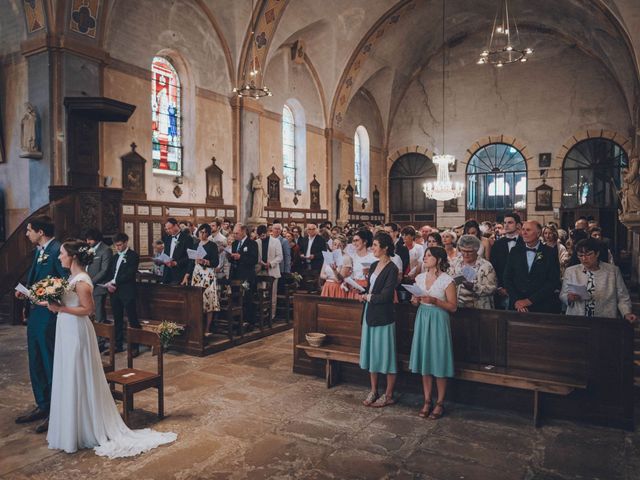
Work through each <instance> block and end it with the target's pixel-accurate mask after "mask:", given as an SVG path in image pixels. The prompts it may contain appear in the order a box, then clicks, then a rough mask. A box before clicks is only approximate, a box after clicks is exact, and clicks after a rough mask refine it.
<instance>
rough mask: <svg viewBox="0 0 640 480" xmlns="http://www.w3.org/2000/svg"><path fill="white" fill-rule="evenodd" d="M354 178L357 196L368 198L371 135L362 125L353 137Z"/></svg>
mask: <svg viewBox="0 0 640 480" xmlns="http://www.w3.org/2000/svg"><path fill="white" fill-rule="evenodd" d="M353 176H354V180H355V195H356V196H357V197H360V198H367V196H368V195H369V134H368V133H367V129H366V128H364V127H363V126H362V125H360V126H359V127H358V128H356V133H355V135H354V136H353Z"/></svg>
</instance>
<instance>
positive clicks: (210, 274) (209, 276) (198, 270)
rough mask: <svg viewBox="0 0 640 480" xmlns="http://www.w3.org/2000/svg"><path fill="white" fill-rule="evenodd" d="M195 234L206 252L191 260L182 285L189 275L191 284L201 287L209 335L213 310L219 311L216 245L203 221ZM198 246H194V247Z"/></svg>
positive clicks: (187, 281)
mask: <svg viewBox="0 0 640 480" xmlns="http://www.w3.org/2000/svg"><path fill="white" fill-rule="evenodd" d="M196 235H197V236H198V238H199V239H200V243H199V245H201V246H202V248H204V250H205V251H206V252H207V254H206V255H205V256H204V258H198V259H197V260H191V262H190V264H189V267H190V268H189V271H188V272H187V273H186V274H185V275H184V279H183V281H182V285H188V284H189V277H191V285H192V286H194V287H202V288H204V291H203V292H202V304H203V311H204V312H205V313H206V314H207V327H206V328H205V336H207V337H209V336H211V335H212V334H211V333H210V328H211V323H212V322H213V315H214V312H219V311H220V297H219V296H218V282H217V281H216V271H215V268H216V267H217V266H218V261H219V260H218V246H217V245H216V244H215V243H214V242H212V241H211V240H209V237H210V236H211V226H210V225H209V224H207V223H203V224H202V225H200V226H199V227H198V230H197V231H196ZM197 248H198V246H196V249H197Z"/></svg>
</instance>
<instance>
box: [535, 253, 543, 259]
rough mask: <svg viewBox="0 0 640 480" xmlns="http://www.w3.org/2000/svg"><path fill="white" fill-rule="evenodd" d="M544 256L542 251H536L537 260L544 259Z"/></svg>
mask: <svg viewBox="0 0 640 480" xmlns="http://www.w3.org/2000/svg"><path fill="white" fill-rule="evenodd" d="M542 258H543V257H542V252H538V253H536V261H537V260H542Z"/></svg>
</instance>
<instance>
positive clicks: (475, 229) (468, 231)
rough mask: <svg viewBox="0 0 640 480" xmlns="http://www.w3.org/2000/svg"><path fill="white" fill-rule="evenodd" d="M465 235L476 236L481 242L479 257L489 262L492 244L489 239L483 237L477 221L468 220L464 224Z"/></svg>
mask: <svg viewBox="0 0 640 480" xmlns="http://www.w3.org/2000/svg"><path fill="white" fill-rule="evenodd" d="M463 233H464V235H475V236H476V237H478V240H480V250H478V256H480V257H481V258H484V259H485V260H489V257H490V255H491V242H490V241H489V239H488V238H485V237H483V236H482V232H481V231H480V224H478V222H477V221H475V220H473V219H472V220H467V221H466V222H465V224H464V230H463Z"/></svg>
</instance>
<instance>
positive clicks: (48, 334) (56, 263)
mask: <svg viewBox="0 0 640 480" xmlns="http://www.w3.org/2000/svg"><path fill="white" fill-rule="evenodd" d="M59 255H60V242H58V241H57V240H56V239H52V240H51V241H50V242H49V244H48V245H46V247H45V248H44V250H43V251H42V253H41V249H40V248H36V250H35V252H34V255H33V265H31V270H30V271H29V276H28V277H27V287H30V286H31V285H33V284H34V283H36V282H38V281H39V280H42V279H43V278H46V277H48V276H51V277H59V278H67V276H68V273H67V271H66V270H65V269H64V268H62V264H61V263H60V259H59V258H58V256H59ZM56 318H57V315H56V314H55V313H53V312H51V311H49V309H48V308H47V307H41V306H40V305H31V306H30V307H29V320H28V322H27V345H28V348H29V375H30V377H31V388H32V389H33V395H34V397H35V399H36V403H37V404H38V407H39V408H40V409H41V410H44V411H46V412H48V411H49V402H50V401H51V384H52V380H53V347H54V345H55V341H56Z"/></svg>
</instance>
